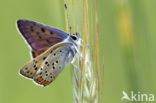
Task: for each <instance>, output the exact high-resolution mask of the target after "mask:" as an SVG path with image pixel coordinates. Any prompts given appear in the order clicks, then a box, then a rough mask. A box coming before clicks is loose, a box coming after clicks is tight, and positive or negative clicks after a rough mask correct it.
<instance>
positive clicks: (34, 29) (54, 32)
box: [17, 20, 68, 57]
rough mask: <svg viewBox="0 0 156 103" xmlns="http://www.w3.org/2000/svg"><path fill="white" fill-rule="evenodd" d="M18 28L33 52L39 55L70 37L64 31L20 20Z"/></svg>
mask: <svg viewBox="0 0 156 103" xmlns="http://www.w3.org/2000/svg"><path fill="white" fill-rule="evenodd" d="M17 27H18V29H19V31H20V32H21V34H22V35H23V37H24V38H25V39H26V41H27V42H28V44H29V45H30V47H31V48H32V52H33V53H37V54H41V53H43V52H44V51H45V50H46V49H47V48H49V47H51V46H52V45H54V44H56V43H59V42H61V41H63V40H64V39H66V38H67V36H68V34H67V33H65V32H64V31H61V30H58V29H55V28H52V27H49V26H45V25H42V24H40V23H36V22H34V21H29V20H18V21H17ZM33 56H34V57H36V56H38V55H33Z"/></svg>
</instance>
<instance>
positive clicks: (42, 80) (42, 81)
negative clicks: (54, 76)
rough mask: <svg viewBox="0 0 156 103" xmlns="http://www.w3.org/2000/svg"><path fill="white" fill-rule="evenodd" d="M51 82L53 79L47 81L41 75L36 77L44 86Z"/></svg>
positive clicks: (37, 81)
mask: <svg viewBox="0 0 156 103" xmlns="http://www.w3.org/2000/svg"><path fill="white" fill-rule="evenodd" d="M51 82H53V80H51V81H46V80H44V79H43V78H42V77H39V78H37V79H36V83H38V84H40V85H43V86H47V85H49V84H50V83H51Z"/></svg>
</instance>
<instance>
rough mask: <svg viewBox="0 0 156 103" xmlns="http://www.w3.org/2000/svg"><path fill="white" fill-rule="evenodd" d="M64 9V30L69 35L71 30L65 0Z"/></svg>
mask: <svg viewBox="0 0 156 103" xmlns="http://www.w3.org/2000/svg"><path fill="white" fill-rule="evenodd" d="M64 8H65V19H66V22H67V27H66V29H67V32H69V33H71V29H72V28H71V25H70V23H69V15H68V10H67V4H66V2H65V0H64Z"/></svg>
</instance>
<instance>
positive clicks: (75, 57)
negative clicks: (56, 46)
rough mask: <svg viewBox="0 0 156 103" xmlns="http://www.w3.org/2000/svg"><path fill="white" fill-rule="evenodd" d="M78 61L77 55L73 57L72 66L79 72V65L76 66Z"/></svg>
mask: <svg viewBox="0 0 156 103" xmlns="http://www.w3.org/2000/svg"><path fill="white" fill-rule="evenodd" d="M76 59H77V55H75V56H74V57H73V59H72V61H71V64H72V65H73V67H74V69H76V70H79V65H77V64H75V61H76Z"/></svg>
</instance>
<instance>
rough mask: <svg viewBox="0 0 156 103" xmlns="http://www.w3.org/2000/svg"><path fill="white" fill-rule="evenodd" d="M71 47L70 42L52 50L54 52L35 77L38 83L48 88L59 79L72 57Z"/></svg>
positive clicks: (60, 44)
mask: <svg viewBox="0 0 156 103" xmlns="http://www.w3.org/2000/svg"><path fill="white" fill-rule="evenodd" d="M71 45H72V44H71V43H69V42H66V43H65V42H63V43H59V44H56V45H54V47H52V48H51V49H50V51H52V52H51V53H50V55H49V56H48V57H47V59H46V60H45V61H44V62H43V63H42V65H41V66H40V68H39V70H38V71H37V72H36V74H35V76H34V81H35V82H36V83H38V84H40V85H43V86H47V85H49V84H50V83H51V82H52V81H53V80H54V79H55V78H56V77H57V75H58V74H59V73H60V72H61V71H62V70H63V69H64V67H65V66H66V64H67V63H68V62H69V60H70V59H71V57H72V52H73V51H72V50H71ZM50 51H49V52H50Z"/></svg>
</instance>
